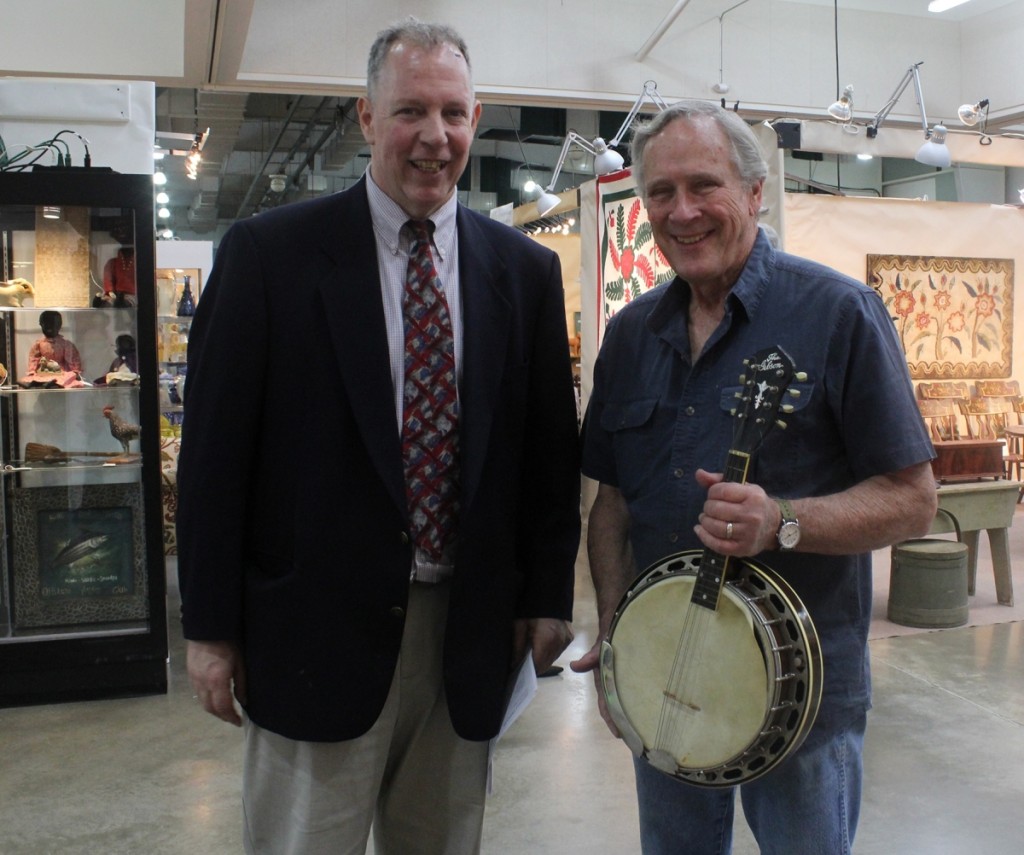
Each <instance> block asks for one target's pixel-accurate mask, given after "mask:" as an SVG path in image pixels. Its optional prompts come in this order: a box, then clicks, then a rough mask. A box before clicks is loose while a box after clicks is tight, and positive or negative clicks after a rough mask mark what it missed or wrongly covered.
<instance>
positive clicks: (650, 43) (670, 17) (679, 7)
mask: <svg viewBox="0 0 1024 855" xmlns="http://www.w3.org/2000/svg"><path fill="white" fill-rule="evenodd" d="M689 3H690V0H677V2H676V5H675V6H674V7H673V8H672V11H671V12H669V13H668V14H667V15H666V16H665V19H664V20H663V21H662V22H661V23H660V24H658V28H657V29H656V30H655V31H654V32H653V33H651V37H650V38H649V39H647V41H646V42H644V45H643V47H642V48H640V50H638V51H637V52H636V54H634V55H635V57H636V58H637V59H638V60H643V59H646V58H647V54H649V53H650V52H651V49H652V48H653V47H654V46H655V45H656V44H657V43H658V42H659V41H660V40H661V37H662V36H663V35H665V31H666V30H667V29H668V28H669V27H671V26H672V24H673V23H674V22H675V19H676V18H678V17H679V13H680V12H682V11H683V9H685V8H686V7H687V6H688V5H689Z"/></svg>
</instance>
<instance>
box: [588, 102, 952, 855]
mask: <svg viewBox="0 0 1024 855" xmlns="http://www.w3.org/2000/svg"><path fill="white" fill-rule="evenodd" d="M632 146H633V171H634V175H635V177H636V181H637V186H638V189H639V193H640V196H641V198H642V199H643V201H644V203H645V204H646V206H647V211H648V215H649V217H650V221H651V224H652V227H653V229H654V235H655V239H656V241H657V244H658V246H659V248H660V249H661V251H662V252H663V253H664V255H665V256H666V258H667V259H668V260H669V263H670V264H671V265H672V267H673V269H674V270H675V272H676V274H677V276H676V278H675V279H674V280H673V281H672V282H670V283H668V284H666V285H664V286H662V287H660V288H658V289H655V290H654V291H652V292H649V293H648V294H646V295H644V296H643V297H641V298H640V299H638V300H636V301H634V302H633V303H632V304H631V305H630V306H629V307H627V308H626V309H624V310H622V311H621V312H620V313H619V314H618V315H617V316H616V317H615V318H613V319H612V321H611V322H610V323H609V325H608V329H607V331H606V335H605V340H604V342H603V345H602V348H601V352H600V355H599V357H598V360H597V364H596V366H595V371H594V387H593V394H592V397H591V400H590V404H589V407H588V411H587V416H586V420H585V424H584V460H583V472H584V474H585V475H587V476H588V477H591V478H593V479H595V480H596V481H598V482H599V488H598V494H597V498H596V500H595V502H594V505H593V508H592V509H591V512H590V522H589V536H588V552H589V557H590V565H591V574H592V576H593V580H594V585H595V589H596V593H597V606H598V617H599V638H598V642H597V644H595V645H594V647H593V648H592V649H591V650H590V651H589V652H588V653H587V654H586V655H585V656H584V657H582V658H581V659H580V660H578V661H577V662H575V663H573V667H574V669H575V670H577V671H586V670H592V669H595V668H596V666H597V662H598V654H599V649H600V643H601V640H603V639H604V638H605V637H606V635H607V633H608V631H609V628H610V625H611V623H612V620H613V618H614V616H615V612H616V609H617V606H618V604H619V601H620V599H621V598H622V596H623V594H624V592H625V591H626V589H627V588H628V586H629V585H630V583H631V582H632V581H633V580H634V578H635V577H636V576H637V574H638V571H642V570H643V569H644V568H645V567H648V566H649V565H651V564H652V563H655V562H657V561H659V560H660V559H662V558H664V557H665V556H667V555H669V554H671V553H674V552H678V551H680V550H686V549H691V550H692V549H701V548H706V549H708V550H711V551H714V552H716V553H718V554H720V555H722V556H725V557H727V558H741V557H746V556H759V555H762V553H771V554H767V555H764V556H762V558H761V560H762V561H764V563H766V564H768V565H769V566H770V567H771V568H772V569H774V570H775V571H776V572H777V573H779V574H780V575H781V576H782V577H783V578H784V579H785V580H786V581H787V582H788V583H789V584H790V585H791V586H792V587H793V589H794V590H795V592H796V593H797V595H798V596H799V597H800V599H801V600H802V601H803V603H804V605H805V606H806V608H807V611H808V612H809V614H810V615H811V617H812V618H813V621H814V624H815V626H816V628H817V631H818V635H819V638H820V643H821V651H822V657H823V660H824V669H823V670H824V675H825V676H824V691H823V697H822V702H821V705H820V710H819V714H818V718H817V720H816V723H815V725H814V727H813V729H812V730H811V732H810V735H809V736H808V737H807V739H806V741H805V742H804V743H803V745H802V746H801V747H800V748H799V749H797V750H796V751H795V752H793V754H792V755H791V756H790V757H787V758H785V760H784V761H783V762H782V763H780V764H779V765H778V766H777V767H776V768H773V769H771V770H770V771H769V772H768V773H767V774H765V775H764V776H762V777H758V778H756V779H755V780H751V781H749V782H747V783H743V784H742V785H741V786H740V787H739V788H738V789H740V791H741V799H742V802H743V808H744V812H745V816H746V818H747V821H748V823H749V824H750V826H751V829H752V831H753V833H754V836H755V837H756V838H757V840H758V843H759V845H760V847H761V852H762V853H786V855H801V853H807V855H810V853H815V855H820V853H825V852H827V853H829V855H838V853H848V852H849V851H850V846H851V845H852V841H853V837H854V833H855V830H856V825H857V817H858V812H859V804H860V779H861V749H862V746H863V735H864V727H865V716H866V711H867V709H868V707H869V706H870V673H869V666H868V650H867V633H868V626H869V623H870V617H871V554H870V553H871V551H872V550H874V549H878V548H881V547H884V546H886V545H888V544H891V543H895V542H898V541H901V540H904V539H906V538H909V537H914V536H918V535H920V534H923V533H924V532H926V531H927V530H928V528H929V526H930V523H931V520H932V518H933V516H934V514H935V508H936V501H937V500H936V494H935V483H934V480H933V476H932V472H931V466H930V462H929V461H930V460H931V458H932V456H933V450H932V447H931V444H930V442H929V439H928V435H927V432H926V431H925V429H924V426H923V424H922V422H921V418H920V415H919V413H918V410H917V406H916V404H915V402H914V392H913V388H912V386H911V384H910V380H909V377H908V374H907V368H906V362H905V359H904V356H903V353H902V351H901V349H900V346H899V343H898V341H897V338H896V335H895V331H894V328H893V325H892V321H891V320H890V319H889V317H888V316H887V315H886V312H885V310H884V307H883V304H882V301H881V300H880V299H879V298H878V296H877V295H876V294H875V293H874V292H873V291H872V289H870V288H868V287H867V286H865V285H863V284H862V283H858V282H855V281H854V280H852V279H850V278H848V277H846V276H843V275H842V274H840V273H838V272H836V271H834V270H831V269H829V268H827V267H824V266H823V265H820V264H816V263H813V262H810V261H808V260H806V259H801V258H797V257H795V256H792V255H787V254H785V253H782V252H779V251H777V250H776V249H775V248H774V247H773V246H772V245H771V243H770V241H769V240H768V238H767V237H766V236H765V235H764V234H762V233H761V232H760V230H759V229H758V222H757V219H758V212H759V210H760V208H761V191H762V186H763V183H764V178H765V174H766V166H765V163H764V158H763V155H762V153H761V151H760V148H759V146H758V143H757V140H756V138H755V137H754V135H753V133H752V132H751V130H750V128H749V127H748V126H747V125H746V123H745V122H743V120H742V119H740V118H739V117H738V116H736V115H735V114H734V113H730V112H728V111H726V110H722V109H720V108H718V107H717V106H714V105H711V104H706V103H703V102H679V103H678V104H675V105H673V106H672V107H670V108H669V109H667V110H665V111H664V112H662V113H660V114H659V115H658V116H657V117H655V118H654V119H653V120H652V121H651V122H650V123H649V124H648V125H646V126H644V127H642V128H639V129H638V130H637V131H636V132H635V134H634V140H633V144H632ZM776 345H777V346H780V347H781V348H782V349H783V350H785V351H786V352H787V353H788V354H789V355H790V356H791V357H792V359H793V362H794V363H795V365H796V368H797V371H799V372H801V373H802V374H805V375H806V379H803V378H802V377H801V379H800V380H799V381H798V382H797V383H796V384H795V386H796V387H797V389H798V391H799V392H800V393H801V394H800V396H799V397H798V398H796V399H795V400H794V402H793V403H794V405H795V410H794V412H792V413H791V414H789V415H787V416H786V417H785V418H786V422H787V428H786V429H785V430H775V431H772V432H770V433H769V434H768V435H767V437H766V439H765V442H764V444H763V446H762V447H761V449H760V451H759V452H758V455H757V456H756V457H755V459H754V462H753V464H752V466H751V468H750V470H749V472H748V473H747V478H746V481H745V483H737V482H736V481H735V480H732V481H726V480H724V479H723V477H722V475H721V474H720V471H721V469H722V467H723V464H724V463H725V461H726V458H727V456H728V453H729V451H730V447H731V437H732V434H733V429H732V417H731V416H730V409H731V408H733V407H734V406H735V397H734V393H735V392H736V391H737V390H738V389H739V387H740V383H739V380H738V377H739V375H740V373H741V372H742V370H743V364H742V363H743V360H744V358H747V357H750V356H752V355H753V354H754V353H755V352H757V351H760V350H761V349H763V348H765V347H772V346H776ZM595 674H596V671H595ZM598 695H599V698H600V706H601V713H602V716H603V717H604V718H605V720H606V722H608V725H609V727H610V728H611V729H612V731H613V733H616V735H618V729H617V728H616V727H615V724H614V723H613V721H612V719H611V717H610V715H609V712H608V709H607V707H606V704H605V701H604V696H603V693H602V691H601V689H600V683H599V691H598ZM635 766H636V778H637V793H638V798H639V808H640V829H641V840H642V845H643V851H644V853H646V855H651V853H654V854H655V855H661V853H670V852H671V853H679V852H685V853H687V855H704V853H708V855H711V853H714V855H719V854H720V853H728V852H729V851H730V849H731V836H732V821H733V803H734V792H735V789H737V788H734V787H724V788H722V787H718V788H701V787H698V786H693V785H691V784H689V783H683V782H680V781H678V780H676V779H675V778H674V777H672V776H670V775H666V774H663V773H662V772H660V771H658V770H657V769H655V768H654V767H653V766H652V765H650V764H648V763H647V762H646V761H645V760H640V759H638V760H637V761H636V763H635Z"/></svg>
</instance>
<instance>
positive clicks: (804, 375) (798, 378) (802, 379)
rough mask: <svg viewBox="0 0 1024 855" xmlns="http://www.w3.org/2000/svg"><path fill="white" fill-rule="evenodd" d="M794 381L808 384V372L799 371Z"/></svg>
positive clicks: (794, 376)
mask: <svg viewBox="0 0 1024 855" xmlns="http://www.w3.org/2000/svg"><path fill="white" fill-rule="evenodd" d="M793 379H794V380H796V382H797V383H806V382H807V372H806V371H797V372H796V374H794V375H793Z"/></svg>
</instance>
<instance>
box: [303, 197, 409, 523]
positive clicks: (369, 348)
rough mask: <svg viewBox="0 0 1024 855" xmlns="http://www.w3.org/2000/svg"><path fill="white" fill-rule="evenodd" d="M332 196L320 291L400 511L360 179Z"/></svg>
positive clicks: (368, 440) (389, 394) (352, 392)
mask: <svg viewBox="0 0 1024 855" xmlns="http://www.w3.org/2000/svg"><path fill="white" fill-rule="evenodd" d="M364 181H365V179H364ZM337 198H338V200H339V203H340V204H341V205H342V209H341V212H340V215H339V216H336V217H329V218H325V219H326V220H328V226H329V228H328V230H327V231H326V232H325V236H324V239H323V240H322V242H321V243H322V247H323V250H324V251H325V252H326V253H327V254H328V255H329V256H330V257H331V258H333V259H334V261H335V264H336V265H337V267H336V271H335V273H334V275H332V276H330V277H327V278H325V279H324V280H323V281H322V282H321V283H320V285H319V288H320V294H321V297H322V299H323V303H324V308H325V310H326V315H327V317H326V321H327V326H328V329H329V330H330V335H331V338H332V339H333V342H334V349H335V354H336V356H337V361H338V370H339V371H340V372H341V376H342V380H343V382H344V385H345V390H346V392H347V393H348V399H349V402H350V403H351V406H352V411H353V413H354V415H355V419H356V422H357V424H358V426H359V432H360V434H361V435H362V437H363V442H364V443H365V444H366V448H367V449H368V451H369V454H370V457H371V458H372V460H373V463H374V466H375V467H376V468H377V471H378V473H379V474H380V477H381V480H382V481H383V482H384V483H385V484H386V485H387V488H388V491H389V492H390V493H391V496H392V498H393V499H394V501H395V504H396V505H397V506H398V508H399V509H400V510H401V511H402V513H403V515H404V514H405V513H406V498H405V476H404V474H403V471H402V447H401V437H400V436H399V434H398V428H397V426H396V422H395V402H394V395H393V390H392V383H391V357H390V355H389V353H388V340H387V328H386V326H385V324H384V306H383V301H382V299H381V289H380V272H379V270H378V267H377V244H376V239H375V238H374V234H373V225H372V223H371V221H370V207H369V203H368V202H367V200H366V187H365V183H362V182H361V183H360V184H358V185H356V187H354V188H353V189H352V190H350V191H348V192H346V193H342V194H339V195H338V197H337ZM342 235H344V237H342Z"/></svg>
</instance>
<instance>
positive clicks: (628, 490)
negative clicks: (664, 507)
mask: <svg viewBox="0 0 1024 855" xmlns="http://www.w3.org/2000/svg"><path fill="white" fill-rule="evenodd" d="M601 428H602V430H604V431H605V432H606V433H607V434H608V436H609V437H611V442H612V446H613V448H614V456H615V464H616V468H617V470H618V474H619V489H620V490H621V491H622V493H623V495H624V496H626V498H627V499H629V498H630V497H635V496H636V495H638V493H640V492H643V491H644V490H645V489H650V486H649V485H651V484H653V483H656V482H657V473H658V471H659V470H661V471H664V469H663V467H664V466H666V465H667V457H668V455H669V453H670V446H671V441H670V440H671V425H659V424H658V398H642V399H639V400H635V401H620V402H615V403H608V404H606V405H605V407H604V410H603V411H602V412H601ZM645 484H646V485H648V486H647V487H646V488H645V487H644V485H645Z"/></svg>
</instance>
